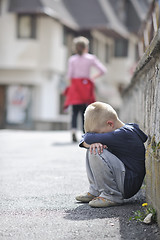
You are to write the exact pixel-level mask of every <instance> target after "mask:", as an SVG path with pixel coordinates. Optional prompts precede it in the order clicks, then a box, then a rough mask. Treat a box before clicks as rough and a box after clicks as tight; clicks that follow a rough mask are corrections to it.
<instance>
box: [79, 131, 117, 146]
mask: <svg viewBox="0 0 160 240" xmlns="http://www.w3.org/2000/svg"><path fill="white" fill-rule="evenodd" d="M83 141H84V142H85V143H87V144H89V145H91V144H93V143H101V144H103V145H107V146H109V145H112V143H113V142H114V141H115V134H114V131H113V132H108V133H86V134H85V135H84V136H83Z"/></svg>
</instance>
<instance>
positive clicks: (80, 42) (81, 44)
mask: <svg viewBox="0 0 160 240" xmlns="http://www.w3.org/2000/svg"><path fill="white" fill-rule="evenodd" d="M73 43H74V46H75V51H76V52H77V53H78V54H79V55H82V54H83V52H84V50H85V49H87V48H88V45H89V40H88V39H87V38H85V37H83V36H80V37H76V38H74V39H73Z"/></svg>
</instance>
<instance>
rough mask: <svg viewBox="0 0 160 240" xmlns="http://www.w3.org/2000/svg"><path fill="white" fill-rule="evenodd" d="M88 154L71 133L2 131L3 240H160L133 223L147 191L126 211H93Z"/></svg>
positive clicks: (120, 208) (147, 228)
mask: <svg viewBox="0 0 160 240" xmlns="http://www.w3.org/2000/svg"><path fill="white" fill-rule="evenodd" d="M87 190H88V181H87V176H86V172H85V149H81V148H79V147H78V144H72V143H71V138H70V133H69V132H67V131H58V132H56V131H55V132H31V131H26V132H25V131H14V130H1V131H0V240H1V239H2V240H10V239H13V240H32V239H33V240H35V239H37V240H52V239H53V240H65V239H66V240H72V239H76V240H93V239H96V240H102V239H112V240H119V239H126V240H132V239H134V240H136V239H137V240H159V239H160V233H159V229H158V227H157V225H156V224H152V225H145V224H142V223H139V222H136V221H129V218H130V217H131V216H133V212H134V211H136V210H138V209H142V207H141V204H142V203H143V202H144V201H145V197H144V189H142V190H141V191H140V192H139V193H138V194H137V195H136V196H135V197H134V198H131V199H130V200H127V201H126V203H125V204H124V205H123V206H118V207H110V208H103V209H97V208H91V207H89V206H88V204H82V203H77V202H76V201H75V196H76V195H77V194H79V193H83V192H86V191H87Z"/></svg>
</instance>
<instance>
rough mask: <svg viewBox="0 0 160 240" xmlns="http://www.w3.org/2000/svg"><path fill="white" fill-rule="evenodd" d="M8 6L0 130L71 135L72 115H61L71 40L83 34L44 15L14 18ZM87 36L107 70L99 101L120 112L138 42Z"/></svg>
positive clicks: (1, 25) (1, 43)
mask: <svg viewBox="0 0 160 240" xmlns="http://www.w3.org/2000/svg"><path fill="white" fill-rule="evenodd" d="M9 3H10V1H9V0H1V1H0V32H1V34H0V116H1V117H0V127H1V128H4V127H17V128H26V129H43V130H44V129H45V130H50V129H67V128H69V122H70V114H69V113H68V114H66V113H64V112H63V97H62V92H63V90H64V88H65V86H66V78H65V75H66V69H67V59H68V57H69V56H70V55H71V53H72V49H71V44H72V39H73V38H74V37H75V36H76V35H78V34H80V32H78V30H77V31H76V30H75V29H70V28H69V27H67V28H66V26H65V25H64V23H63V22H62V21H59V20H57V19H55V18H54V17H51V16H47V15H45V14H37V13H32V14H28V13H26V12H24V13H21V14H19V13H16V12H10V11H9ZM65 29H67V31H65ZM87 33H89V35H90V41H91V45H92V53H94V54H95V55H97V57H98V58H99V59H100V60H101V61H102V62H103V64H104V65H105V66H106V67H107V69H108V72H107V74H106V75H105V76H103V77H102V78H100V79H98V80H97V82H96V94H97V100H101V101H106V102H108V103H110V104H112V105H113V107H115V108H116V109H118V108H119V107H120V106H121V96H120V91H119V90H120V88H121V87H122V88H124V86H126V85H127V84H128V83H129V82H130V78H131V75H132V67H133V66H134V64H135V62H136V51H135V49H136V46H137V41H138V38H137V37H136V36H135V35H132V34H130V35H129V36H128V39H127V40H124V39H120V40H121V41H120V40H119V42H118V41H117V40H115V39H114V38H113V37H112V36H109V35H106V34H105V33H102V32H100V31H99V30H96V29H91V30H88V31H87ZM116 41H117V42H116Z"/></svg>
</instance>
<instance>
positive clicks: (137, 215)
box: [129, 203, 157, 223]
mask: <svg viewBox="0 0 160 240" xmlns="http://www.w3.org/2000/svg"><path fill="white" fill-rule="evenodd" d="M142 207H143V210H142V211H140V210H137V211H135V212H134V216H133V217H130V218H129V220H136V221H139V222H144V223H147V222H145V221H144V220H145V218H146V217H147V216H148V215H149V214H150V216H151V221H152V222H156V221H157V216H156V210H155V209H154V208H152V207H151V206H148V203H143V204H142ZM148 223H149V222H148Z"/></svg>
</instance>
